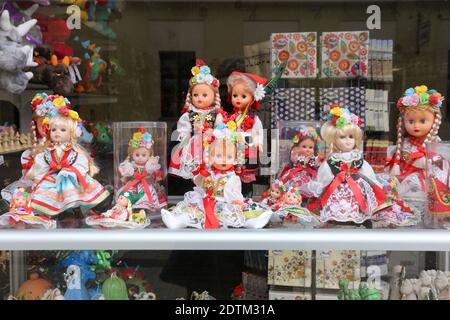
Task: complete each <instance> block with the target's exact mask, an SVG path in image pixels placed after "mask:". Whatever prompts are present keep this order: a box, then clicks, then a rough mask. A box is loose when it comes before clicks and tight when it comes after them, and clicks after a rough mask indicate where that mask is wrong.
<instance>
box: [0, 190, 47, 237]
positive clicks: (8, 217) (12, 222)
mask: <svg viewBox="0 0 450 320" xmlns="http://www.w3.org/2000/svg"><path fill="white" fill-rule="evenodd" d="M30 201H31V194H30V193H28V192H27V191H26V190H25V189H24V188H19V189H16V191H15V192H14V193H13V197H12V199H11V206H10V212H8V213H5V214H3V215H1V216H0V226H9V227H19V228H21V227H26V226H30V227H38V228H39V227H42V228H45V229H54V228H55V227H56V222H55V221H53V220H50V219H49V218H48V217H45V216H37V215H34V213H33V211H32V209H31V207H30Z"/></svg>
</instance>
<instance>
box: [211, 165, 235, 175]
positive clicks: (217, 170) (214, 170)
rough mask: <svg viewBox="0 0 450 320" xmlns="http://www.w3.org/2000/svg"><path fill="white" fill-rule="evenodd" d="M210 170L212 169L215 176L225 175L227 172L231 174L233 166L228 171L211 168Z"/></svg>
mask: <svg viewBox="0 0 450 320" xmlns="http://www.w3.org/2000/svg"><path fill="white" fill-rule="evenodd" d="M211 169H212V171H213V172H214V173H215V174H225V173H227V172H232V171H234V166H233V167H231V168H229V169H226V170H221V169H217V168H215V167H212V168H211ZM208 175H209V174H208Z"/></svg>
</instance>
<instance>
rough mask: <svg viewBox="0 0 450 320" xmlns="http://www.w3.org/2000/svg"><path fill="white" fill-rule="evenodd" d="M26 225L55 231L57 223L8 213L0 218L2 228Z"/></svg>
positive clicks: (37, 217) (44, 218)
mask: <svg viewBox="0 0 450 320" xmlns="http://www.w3.org/2000/svg"><path fill="white" fill-rule="evenodd" d="M20 225H24V226H25V227H29V228H43V229H55V228H56V221H54V220H51V219H49V218H47V217H39V216H35V215H33V214H17V213H14V212H8V213H5V214H3V215H1V216H0V226H5V227H10V228H14V227H18V226H20Z"/></svg>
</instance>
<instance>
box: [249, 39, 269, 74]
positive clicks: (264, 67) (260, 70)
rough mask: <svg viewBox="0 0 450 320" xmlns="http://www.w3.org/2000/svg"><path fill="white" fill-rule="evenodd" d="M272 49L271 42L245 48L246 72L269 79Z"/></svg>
mask: <svg viewBox="0 0 450 320" xmlns="http://www.w3.org/2000/svg"><path fill="white" fill-rule="evenodd" d="M270 49H271V46H270V41H264V42H258V43H255V44H251V45H246V46H244V61H245V72H248V73H253V74H260V75H261V76H262V77H265V78H269V77H270V73H271V69H270Z"/></svg>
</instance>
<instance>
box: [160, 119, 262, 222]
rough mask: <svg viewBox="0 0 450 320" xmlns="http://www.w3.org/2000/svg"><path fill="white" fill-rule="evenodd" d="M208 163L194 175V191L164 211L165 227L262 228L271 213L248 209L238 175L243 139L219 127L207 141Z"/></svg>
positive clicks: (260, 209) (206, 161)
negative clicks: (236, 166)
mask: <svg viewBox="0 0 450 320" xmlns="http://www.w3.org/2000/svg"><path fill="white" fill-rule="evenodd" d="M205 146H206V150H205V160H204V163H203V164H202V165H201V167H200V168H199V170H197V171H196V172H194V173H195V178H194V183H195V185H196V187H195V188H194V191H190V192H187V193H186V194H185V195H184V200H183V201H181V202H179V203H178V204H177V206H176V207H175V208H174V209H173V210H171V211H168V210H164V209H163V210H162V211H161V215H162V218H163V221H164V223H165V224H166V226H167V227H168V228H170V229H176V228H185V227H188V226H189V227H194V228H199V229H203V228H205V229H214V228H218V227H234V228H240V227H244V228H262V227H263V226H264V225H265V224H267V222H268V221H269V219H270V215H271V211H269V210H265V209H263V208H257V206H255V204H254V203H251V204H248V205H246V203H245V200H244V197H243V195H242V192H241V180H240V178H239V177H238V176H237V175H236V173H235V165H236V164H237V163H238V159H242V157H243V139H242V136H241V135H240V134H239V133H237V132H235V131H233V130H230V129H228V128H227V127H226V126H225V125H224V124H221V125H219V126H218V127H217V128H216V129H215V130H214V133H213V135H212V136H211V137H210V138H209V139H208V140H207V141H205Z"/></svg>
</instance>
